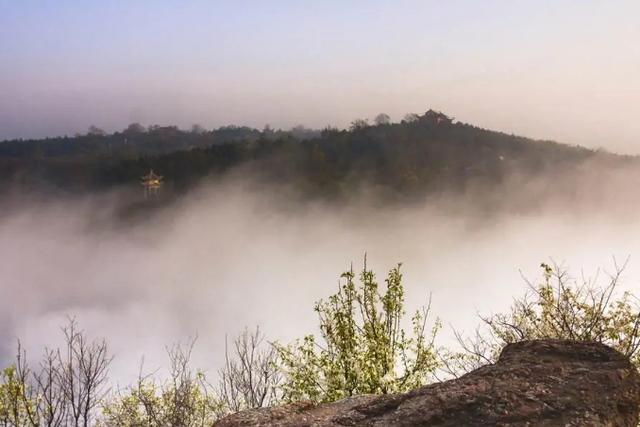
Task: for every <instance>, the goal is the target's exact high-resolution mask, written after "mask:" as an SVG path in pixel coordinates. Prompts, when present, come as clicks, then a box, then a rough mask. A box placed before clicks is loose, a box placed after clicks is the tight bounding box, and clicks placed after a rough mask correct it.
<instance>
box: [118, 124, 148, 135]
mask: <svg viewBox="0 0 640 427" xmlns="http://www.w3.org/2000/svg"><path fill="white" fill-rule="evenodd" d="M146 131H147V129H146V128H145V127H144V126H142V125H141V124H140V123H137V122H136V123H131V124H130V125H129V126H127V128H126V129H125V130H124V131H122V133H124V134H126V135H129V136H132V135H139V134H141V133H145V132H146Z"/></svg>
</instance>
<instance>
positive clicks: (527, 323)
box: [443, 262, 640, 376]
mask: <svg viewBox="0 0 640 427" xmlns="http://www.w3.org/2000/svg"><path fill="white" fill-rule="evenodd" d="M614 266H615V270H614V272H613V273H611V274H607V275H606V276H607V279H606V284H604V285H600V284H599V280H598V275H596V277H595V278H591V279H589V278H581V279H575V278H573V277H571V276H570V275H569V273H568V271H567V270H566V269H565V268H563V267H561V266H559V265H557V264H553V265H549V264H545V263H543V264H541V268H542V280H541V282H540V283H539V284H534V283H532V282H530V281H528V280H526V283H527V287H528V289H529V292H528V293H527V294H525V296H524V297H521V298H518V299H516V300H514V302H513V304H512V306H511V308H510V310H509V311H508V312H505V313H498V314H494V315H491V316H483V317H481V320H482V325H481V326H482V327H481V328H478V329H477V330H476V331H475V334H474V336H473V337H465V336H463V334H462V333H460V332H457V331H456V337H457V338H458V342H459V343H460V345H461V347H462V351H461V352H457V353H448V354H447V355H446V356H445V357H444V358H443V361H444V363H445V367H446V368H445V371H446V372H447V373H449V374H452V375H454V376H458V375H460V374H463V373H466V372H469V371H471V370H473V369H476V368H478V367H480V366H482V365H484V364H487V363H493V362H495V360H496V359H497V357H498V355H499V354H500V350H501V349H502V347H504V346H505V345H506V344H509V343H513V342H518V341H524V340H534V339H546V338H557V339H569V340H578V341H597V342H601V343H603V344H606V345H608V346H610V347H613V348H614V349H616V350H618V351H620V352H621V353H622V354H624V355H626V356H627V357H629V358H630V359H631V361H632V363H634V364H635V365H636V366H640V308H639V306H638V304H637V302H636V299H635V298H634V297H633V296H632V295H631V294H630V293H629V292H625V293H623V294H622V295H620V296H617V295H616V290H617V288H618V285H619V283H620V278H621V275H622V273H623V271H624V268H625V266H626V263H625V264H624V265H622V266H620V265H618V264H616V263H615V262H614Z"/></svg>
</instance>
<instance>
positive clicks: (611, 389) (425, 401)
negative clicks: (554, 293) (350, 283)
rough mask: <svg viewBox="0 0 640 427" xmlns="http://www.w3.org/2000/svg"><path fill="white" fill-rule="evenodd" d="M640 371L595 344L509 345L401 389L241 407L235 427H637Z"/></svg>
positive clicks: (231, 425)
mask: <svg viewBox="0 0 640 427" xmlns="http://www.w3.org/2000/svg"><path fill="white" fill-rule="evenodd" d="M639 404H640V375H638V373H637V371H636V369H635V368H634V367H633V366H632V365H631V364H630V362H629V360H628V359H627V358H626V357H624V356H623V355H622V354H620V353H618V352H617V351H615V350H613V349H611V348H609V347H607V346H605V345H602V344H597V343H588V342H576V341H560V340H540V341H526V342H521V343H517V344H510V345H508V346H506V347H505V348H504V350H503V351H502V354H501V355H500V358H499V360H498V362H497V363H495V364H493V365H488V366H484V367H482V368H480V369H477V370H475V371H473V372H471V373H469V374H467V375H465V376H463V377H460V378H458V379H455V380H451V381H447V382H442V383H437V384H432V385H428V386H425V387H422V388H419V389H416V390H414V391H411V392H409V393H406V394H398V395H380V396H358V397H352V398H348V399H344V400H341V401H338V402H334V403H330V404H324V405H312V404H310V403H297V404H292V405H284V406H279V407H273V408H263V409H256V410H250V411H245V412H240V413H237V414H233V415H231V416H229V417H226V418H224V419H222V420H221V421H219V422H218V423H217V424H216V426H217V427H240V426H292V427H293V426H296V427H303V426H327V427H328V426H478V425H492V426H636V425H637V422H638V408H639V406H638V405H639Z"/></svg>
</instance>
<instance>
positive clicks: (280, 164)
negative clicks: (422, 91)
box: [0, 110, 637, 197]
mask: <svg viewBox="0 0 640 427" xmlns="http://www.w3.org/2000/svg"><path fill="white" fill-rule="evenodd" d="M586 161H593V164H594V165H599V166H602V167H608V168H609V167H617V166H620V165H628V164H633V163H635V162H637V158H635V157H629V156H619V155H615V154H610V153H607V152H603V151H594V150H589V149H586V148H582V147H575V146H568V145H563V144H559V143H555V142H551V141H535V140H531V139H528V138H523V137H518V136H513V135H507V134H504V133H500V132H494V131H489V130H484V129H480V128H478V127H475V126H472V125H468V124H464V123H455V122H453V121H451V120H450V119H449V118H448V117H447V116H445V115H444V114H441V113H437V112H434V111H432V110H429V112H427V113H426V114H424V115H422V116H417V115H415V116H410V117H408V118H407V119H405V120H403V121H402V122H400V123H390V122H388V120H377V121H376V124H375V125H369V124H368V123H367V122H366V121H363V120H357V121H355V122H354V123H353V124H352V126H351V128H350V129H349V130H338V129H330V128H329V129H325V130H323V131H313V130H309V129H305V128H302V127H299V128H294V129H292V130H291V131H274V130H272V129H269V128H265V129H264V130H262V131H259V130H256V129H251V128H247V127H233V126H230V127H223V128H219V129H217V130H213V131H206V130H204V129H201V128H199V127H194V129H192V130H190V131H184V130H180V129H178V128H176V127H157V126H155V127H151V128H148V129H146V128H144V127H142V126H140V125H137V124H134V125H131V126H129V127H128V128H127V129H126V130H124V131H122V132H116V133H113V134H105V133H104V132H102V131H100V130H99V129H95V128H94V129H91V130H90V132H89V133H88V134H86V135H81V136H75V137H63V138H51V139H43V140H13V141H5V142H1V143H0V190H4V191H6V190H8V189H13V190H15V189H16V188H17V189H19V190H20V191H37V190H38V189H40V188H43V187H46V188H47V189H48V190H49V191H50V190H51V189H57V190H60V191H64V192H81V191H95V190H101V189H108V188H112V187H115V186H138V187H139V179H140V177H141V176H142V175H144V174H145V173H146V172H148V171H149V170H150V169H153V170H154V171H156V172H157V173H159V174H161V175H163V176H164V177H165V188H166V189H167V190H166V191H168V192H172V193H174V194H176V193H178V194H179V193H182V192H184V191H186V190H188V189H189V188H191V187H193V186H194V185H195V184H197V183H198V182H200V181H201V179H202V178H204V177H209V176H210V177H212V178H213V179H215V178H216V177H217V176H220V175H221V174H223V173H225V172H227V171H230V170H232V169H237V168H239V167H242V173H243V174H245V173H246V174H253V173H255V174H258V176H259V178H260V179H261V180H262V181H265V182H269V181H273V182H277V183H286V184H292V185H294V186H297V187H299V189H300V190H301V191H302V192H304V194H308V195H309V196H315V195H319V196H323V197H325V196H326V197H343V196H346V195H348V194H351V193H352V192H353V191H354V190H357V189H359V188H362V186H364V185H366V186H368V188H375V189H377V190H379V191H380V192H381V194H386V195H393V196H394V197H395V196H402V195H407V196H411V197H415V196H421V195H427V194H430V193H434V192H441V191H463V190H468V189H469V188H472V187H473V188H477V187H483V188H486V187H487V186H488V187H495V186H496V185H500V184H502V183H504V182H505V181H506V180H507V179H508V178H509V177H512V176H514V174H517V176H518V177H520V179H523V177H524V179H527V178H535V177H541V176H554V177H557V176H559V175H564V174H566V173H567V172H568V171H571V170H573V169H576V168H579V167H580V166H581V165H584V164H585V162H586Z"/></svg>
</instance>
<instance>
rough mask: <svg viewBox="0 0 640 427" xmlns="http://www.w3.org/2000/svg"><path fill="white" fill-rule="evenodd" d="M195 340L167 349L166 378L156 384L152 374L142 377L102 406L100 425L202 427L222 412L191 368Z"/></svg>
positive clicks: (206, 384) (221, 408)
mask: <svg viewBox="0 0 640 427" xmlns="http://www.w3.org/2000/svg"><path fill="white" fill-rule="evenodd" d="M195 341H196V340H195V339H193V340H191V341H190V342H189V343H188V344H187V345H181V344H176V345H174V346H173V347H171V348H168V349H167V354H168V357H169V362H170V369H169V379H168V380H167V381H165V382H163V383H158V382H157V381H156V380H154V379H153V377H152V375H150V374H148V375H143V374H142V369H141V373H140V375H139V376H138V382H137V383H136V384H135V385H134V386H132V387H130V388H129V389H127V390H125V391H123V392H120V393H119V394H116V395H115V396H114V397H112V398H111V399H110V401H109V402H107V403H106V404H105V405H104V406H103V410H102V412H103V417H102V419H101V421H100V425H101V426H104V427H117V426H141V427H165V426H180V427H205V426H210V425H212V424H213V423H214V422H215V421H216V420H217V419H218V418H219V416H220V415H221V414H222V413H223V407H222V405H221V402H220V400H219V399H217V397H216V396H215V393H214V392H213V388H212V387H211V386H210V385H209V383H208V382H207V380H206V377H205V375H204V373H203V372H202V371H194V370H193V369H191V367H190V359H191V352H192V350H193V347H194V345H195Z"/></svg>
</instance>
